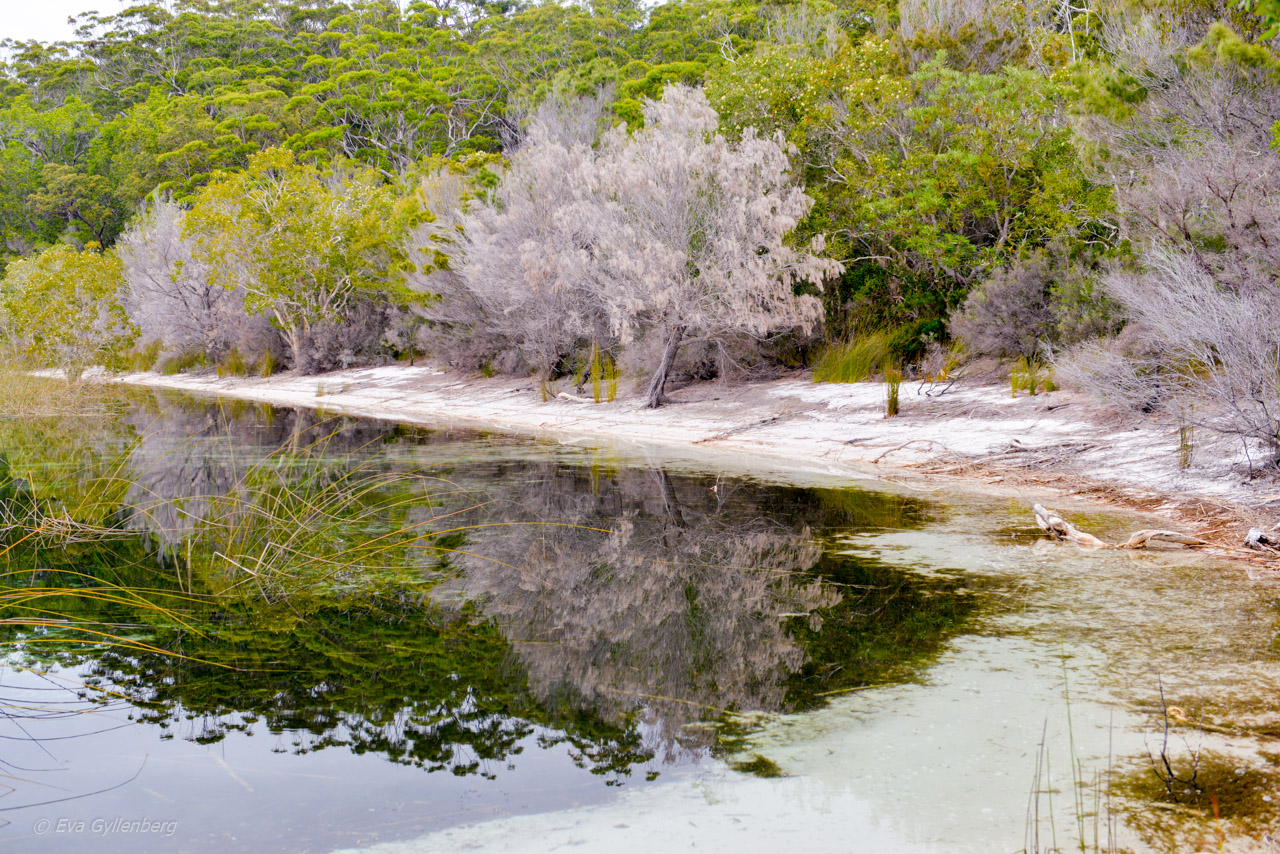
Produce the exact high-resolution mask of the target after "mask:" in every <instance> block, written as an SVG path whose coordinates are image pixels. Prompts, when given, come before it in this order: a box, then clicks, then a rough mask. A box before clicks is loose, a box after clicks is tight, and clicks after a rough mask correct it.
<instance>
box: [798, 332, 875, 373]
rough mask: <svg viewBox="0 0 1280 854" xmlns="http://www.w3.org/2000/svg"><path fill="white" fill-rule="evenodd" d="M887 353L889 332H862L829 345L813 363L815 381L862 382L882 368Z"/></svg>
mask: <svg viewBox="0 0 1280 854" xmlns="http://www.w3.org/2000/svg"><path fill="white" fill-rule="evenodd" d="M888 357H889V336H888V335H886V334H885V333H883V332H873V333H870V334H867V335H859V336H856V337H855V338H853V339H851V340H849V341H845V342H842V343H836V344H831V345H829V346H827V347H826V348H825V349H824V350H823V351H822V353H821V355H819V356H818V361H817V362H816V363H815V364H814V366H813V381H814V382H816V383H860V382H863V381H864V380H866V379H867V378H868V377H870V376H871V375H872V374H874V373H875V372H876V371H877V370H879V369H880V367H881V365H883V364H884V363H885V360H886V359H887V358H888Z"/></svg>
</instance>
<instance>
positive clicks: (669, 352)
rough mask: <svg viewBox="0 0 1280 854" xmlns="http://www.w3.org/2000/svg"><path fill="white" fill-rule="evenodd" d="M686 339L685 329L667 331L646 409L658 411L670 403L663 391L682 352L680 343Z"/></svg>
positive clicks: (651, 382)
mask: <svg viewBox="0 0 1280 854" xmlns="http://www.w3.org/2000/svg"><path fill="white" fill-rule="evenodd" d="M683 338H684V327H683V326H673V327H671V328H670V329H669V330H667V343H666V346H665V347H663V348H662V361H661V362H659V363H658V370H656V371H654V372H653V379H652V380H650V381H649V399H648V400H647V401H645V404H644V408H645V409H657V408H658V407H659V406H661V405H662V404H664V403H668V402H670V398H668V397H667V396H666V395H665V394H663V393H662V390H663V389H664V388H666V386H667V374H669V373H671V366H672V365H673V364H675V361H676V353H678V352H679V351H680V342H681V340H682V339H683Z"/></svg>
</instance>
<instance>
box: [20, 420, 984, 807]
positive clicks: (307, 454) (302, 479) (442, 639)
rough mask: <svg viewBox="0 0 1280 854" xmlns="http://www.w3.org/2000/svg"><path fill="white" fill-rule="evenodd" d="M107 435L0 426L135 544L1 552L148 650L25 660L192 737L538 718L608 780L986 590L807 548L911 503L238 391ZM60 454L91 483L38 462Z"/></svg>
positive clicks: (545, 733)
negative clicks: (605, 456) (232, 398)
mask: <svg viewBox="0 0 1280 854" xmlns="http://www.w3.org/2000/svg"><path fill="white" fill-rule="evenodd" d="M104 429H105V428H104ZM110 431H114V432H110V433H109V437H108V438H103V437H102V436H101V435H99V434H93V435H86V436H85V437H82V438H81V439H80V440H78V441H76V440H74V439H73V440H71V441H69V442H67V443H64V444H62V445H58V444H56V443H49V442H44V441H42V440H40V439H39V438H38V437H36V438H32V437H31V436H29V435H26V434H23V435H21V436H19V435H17V434H15V433H13V432H10V433H7V434H5V435H4V436H3V437H2V438H3V439H4V442H5V447H6V448H8V449H10V450H11V451H12V453H11V455H10V456H11V460H12V461H13V462H14V467H15V468H16V469H20V470H22V471H21V472H18V474H21V475H22V476H24V477H26V478H27V479H28V480H30V482H31V488H30V493H33V494H34V495H36V496H37V498H38V500H39V501H42V502H44V506H46V507H52V506H53V505H54V504H57V505H58V507H60V508H62V509H61V510H60V511H59V512H65V513H67V514H68V515H69V516H74V517H76V518H78V519H81V520H82V521H83V522H84V523H85V524H86V525H89V524H90V523H92V526H95V527H94V529H95V530H108V529H112V530H115V531H117V532H119V533H120V534H125V533H131V534H132V535H131V536H127V537H123V536H113V537H111V538H109V539H102V540H100V541H94V540H93V539H92V538H87V539H84V540H82V541H77V542H66V543H64V544H63V545H62V547H61V548H59V549H54V550H50V549H48V548H43V549H32V550H24V549H23V548H21V547H18V548H13V549H10V550H9V551H8V552H6V555H5V559H6V560H7V561H8V565H9V567H10V569H11V570H23V569H31V570H34V569H36V568H39V570H40V571H39V572H29V573H27V574H25V575H23V574H22V573H21V572H18V573H11V574H10V575H9V576H8V577H9V578H10V583H11V585H12V587H11V588H10V589H11V590H12V589H15V588H17V587H19V586H24V585H25V587H27V588H31V587H40V586H44V587H46V588H52V587H59V588H62V587H65V588H67V589H68V590H70V591H72V592H70V593H67V594H66V595H61V594H60V598H58V599H57V600H56V601H48V600H45V601H42V603H41V606H42V607H43V608H44V609H45V611H46V612H56V613H59V614H62V615H65V616H67V617H69V618H71V622H69V623H67V624H66V625H67V626H88V625H128V626H131V627H133V628H131V629H130V631H131V632H133V633H134V635H135V636H137V637H145V639H146V643H147V644H149V645H151V646H153V647H156V648H158V649H162V650H164V651H165V652H163V653H162V652H152V651H149V650H147V649H139V648H138V647H137V646H128V645H121V644H115V645H111V644H106V645H103V644H97V645H95V646H92V647H86V646H85V645H83V644H82V643H80V644H77V643H72V641H81V640H83V639H78V638H75V637H73V635H74V631H73V630H72V629H69V628H65V627H64V628H60V629H58V630H57V631H55V632H53V633H52V634H50V632H49V630H48V627H45V628H44V629H43V631H44V632H45V634H44V635H43V636H42V642H43V645H42V646H40V647H33V649H34V650H36V651H35V652H33V653H32V655H33V657H34V658H41V657H42V656H43V657H44V659H45V660H48V659H50V658H51V659H53V660H55V661H57V662H58V663H59V664H60V665H62V666H64V667H77V668H80V669H81V671H82V672H86V673H87V674H88V677H89V680H90V681H93V682H95V683H96V684H98V685H99V686H100V687H104V688H107V687H111V688H113V689H115V690H117V691H123V692H125V693H126V694H127V695H128V696H129V697H130V698H131V699H132V701H133V703H134V704H135V706H136V707H138V709H139V710H140V712H141V716H142V718H143V719H144V720H147V721H150V722H152V723H156V724H160V725H163V726H166V727H171V728H173V729H180V730H182V731H183V732H184V733H185V734H186V735H187V737H189V738H193V739H196V740H200V741H213V740H217V739H220V738H222V737H224V736H225V734H226V733H227V732H230V731H233V730H235V729H242V728H247V727H250V726H253V725H254V724H255V722H256V721H263V722H264V724H265V726H266V727H267V728H268V729H269V730H270V731H272V732H275V733H278V734H281V735H283V736H286V737H287V743H288V745H289V749H290V750H293V751H297V752H305V751H311V750H317V749H321V748H328V747H334V746H343V747H345V748H347V749H349V750H353V751H357V752H377V753H380V754H382V755H384V756H386V757H387V758H389V759H392V760H394V761H396V762H402V763H408V764H414V765H420V766H422V767H424V768H428V769H433V770H448V771H451V772H452V773H455V774H459V775H471V774H482V775H492V774H493V773H495V770H496V768H497V767H499V766H500V765H501V763H504V762H506V763H510V762H513V761H515V757H516V756H517V755H518V754H519V752H520V751H521V750H522V749H524V748H523V747H521V744H522V742H523V741H524V740H526V739H527V738H528V737H529V736H530V735H534V734H536V735H537V736H538V738H539V739H540V740H541V743H542V745H543V746H544V747H550V746H551V745H554V744H556V743H561V742H564V743H568V744H569V746H570V747H571V751H572V754H573V755H574V756H575V757H577V761H578V762H579V763H580V764H582V765H583V766H584V767H587V768H589V769H591V770H593V771H594V772H596V773H599V774H601V775H603V776H605V778H606V779H607V780H609V781H610V782H618V781H620V780H622V779H624V778H625V777H626V776H628V775H629V774H630V772H631V769H632V768H633V767H635V766H637V765H644V764H649V765H651V766H652V765H653V763H655V762H656V763H657V764H658V765H669V764H678V763H681V762H685V761H690V760H692V759H695V758H696V757H699V756H703V755H705V754H706V753H707V752H708V751H711V752H716V751H718V750H720V749H722V748H723V747H724V745H725V742H724V740H723V739H724V737H725V733H726V732H732V731H733V729H734V728H733V727H732V726H729V727H728V728H726V729H719V728H717V725H718V724H723V723H724V722H725V721H726V720H730V719H732V717H733V713H751V712H762V711H763V712H776V711H786V710H793V709H803V708H808V707H810V706H812V705H814V704H815V703H818V702H820V701H821V699H820V698H821V697H822V696H823V695H824V694H826V693H829V692H831V691H833V690H843V689H844V688H846V687H849V686H856V685H859V684H866V683H868V682H874V681H878V680H883V679H890V678H903V677H904V676H909V675H910V673H912V672H914V670H916V669H917V668H919V667H920V666H921V665H922V664H923V663H925V662H927V660H928V659H929V658H930V657H931V656H932V655H934V654H936V652H937V651H938V650H939V649H941V647H942V645H943V644H944V643H945V642H946V640H947V638H949V637H951V636H952V635H954V634H955V633H956V632H957V631H958V630H959V629H960V627H961V625H962V624H963V623H964V621H965V619H966V617H967V615H968V614H969V613H971V611H972V609H973V607H974V597H972V596H970V595H969V593H970V591H968V590H967V589H965V587H964V585H963V584H962V583H960V582H954V581H952V582H946V581H939V580H937V579H936V578H935V579H924V578H920V577H916V576H913V575H912V574H911V573H909V572H906V571H902V570H898V569H894V568H891V567H887V566H881V565H876V564H871V563H867V562H865V561H863V562H859V561H856V560H854V559H852V558H840V557H836V556H834V555H832V554H830V553H824V550H823V549H822V547H821V545H820V541H821V537H822V536H824V535H826V534H829V533H831V532H834V531H848V530H859V529H865V528H868V527H891V528H893V527H910V526H916V525H919V524H922V523H923V522H925V521H926V520H927V516H928V513H929V512H930V510H929V508H928V507H927V506H926V505H924V504H922V503H921V502H919V501H917V500H914V499H909V498H902V497H900V496H893V495H885V494H879V493H871V492H861V491H856V490H813V489H809V490H805V489H790V488H782V487H772V486H762V485H759V484H753V483H749V482H746V481H742V480H729V479H717V478H713V477H708V476H701V475H674V474H671V473H669V472H667V471H664V470H661V469H653V468H639V469H637V468H628V467H625V466H618V465H615V466H605V467H604V468H603V469H602V468H601V467H600V466H598V465H593V466H587V465H582V464H581V463H580V461H577V460H573V461H564V460H562V459H559V458H558V456H557V453H558V452H557V451H556V449H555V448H554V447H539V446H537V445H531V444H530V443H528V442H523V441H520V440H512V439H496V440H495V439H491V438H487V437H482V436H477V435H474V434H465V435H459V434H449V433H432V432H430V431H423V430H416V429H408V428H403V427H395V426H392V425H386V424H379V423H377V422H368V421H361V420H354V419H326V418H321V417H319V416H316V415H314V414H309V413H306V412H288V411H283V410H275V411H271V410H265V409H260V408H253V407H239V408H236V409H233V410H229V409H227V408H220V407H215V406H199V405H197V406H192V405H183V406H176V405H172V404H171V403H168V402H166V403H164V404H163V405H162V406H159V407H157V406H155V405H149V406H146V407H141V408H137V409H135V410H134V411H133V412H132V413H130V414H129V415H128V416H127V417H126V419H125V421H124V422H123V426H121V425H113V426H111V427H110ZM70 448H75V449H77V450H76V451H75V453H76V454H77V455H78V456H77V457H76V459H77V460H78V463H77V464H76V465H79V471H81V472H83V473H84V476H83V477H81V478H79V479H76V478H74V477H69V476H67V474H66V473H67V472H68V471H71V470H73V469H75V465H73V464H72V463H71V462H65V461H58V460H54V461H53V463H52V464H51V463H50V460H49V459H46V457H55V456H57V455H58V454H64V453H66V454H69V453H70V451H69V450H68V449H70ZM86 448H90V449H93V450H92V452H91V453H89V455H88V456H89V459H88V460H87V461H86V459H85V454H86V451H85V449H86ZM0 450H2V449H0ZM42 454H43V455H44V457H42V456H41V455H42ZM50 465H52V468H50ZM53 470H56V471H57V472H59V473H60V474H59V475H58V477H56V478H55V477H49V476H45V475H47V473H48V472H49V471H53ZM42 472H44V473H45V475H42V474H41V473H42ZM8 480H9V481H10V482H11V484H13V483H17V482H18V481H17V480H14V479H13V478H8ZM24 490H25V485H24ZM5 494H7V495H8V496H9V497H8V498H7V499H6V498H5V497H4V496H5ZM17 494H18V492H17V491H15V489H14V488H10V489H9V492H8V493H3V492H0V501H6V500H7V501H8V502H9V503H10V504H11V505H12V506H14V507H18V506H19V503H20V502H17V499H16V498H15V497H14V496H16V495H17ZM21 494H22V495H23V496H24V497H23V498H22V502H25V503H22V505H21V506H22V507H28V505H30V503H31V501H32V499H31V498H30V496H29V495H28V492H27V491H23V492H22V493H21ZM24 512H26V511H24ZM14 579H20V580H16V581H15V580H14ZM108 585H115V587H113V588H112V589H113V590H128V591H133V593H132V594H131V595H133V598H132V599H131V598H129V597H118V596H113V597H105V598H104V597H102V596H99V595H96V591H100V590H101V589H103V588H104V587H106V586H108ZM76 590H79V591H81V593H82V595H76V593H75V591H76ZM85 592H88V593H93V594H94V595H83V594H84V593H85ZM140 603H141V604H140ZM146 603H151V604H156V603H160V604H162V605H163V606H164V608H159V607H143V604H146ZM3 630H4V631H5V632H7V633H8V634H9V635H10V638H11V639H18V640H22V639H26V640H30V638H31V637H32V636H33V632H32V630H30V629H29V627H20V626H17V625H10V626H5V627H4V628H3ZM59 632H60V633H61V634H59ZM59 638H65V640H66V641H67V642H68V645H67V646H65V647H59V646H58V645H57V644H56V643H53V641H57V640H58V639H59Z"/></svg>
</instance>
